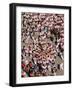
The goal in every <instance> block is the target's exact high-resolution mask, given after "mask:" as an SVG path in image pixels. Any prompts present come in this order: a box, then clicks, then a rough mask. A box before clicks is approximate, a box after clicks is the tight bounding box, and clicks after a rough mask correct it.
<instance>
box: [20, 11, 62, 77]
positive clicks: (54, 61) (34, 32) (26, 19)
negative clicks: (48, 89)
mask: <svg viewBox="0 0 73 90" xmlns="http://www.w3.org/2000/svg"><path fill="white" fill-rule="evenodd" d="M63 74H64V15H63V14H51V13H31V12H26V13H24V12H22V14H21V76H22V77H36V76H56V75H63Z"/></svg>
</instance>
